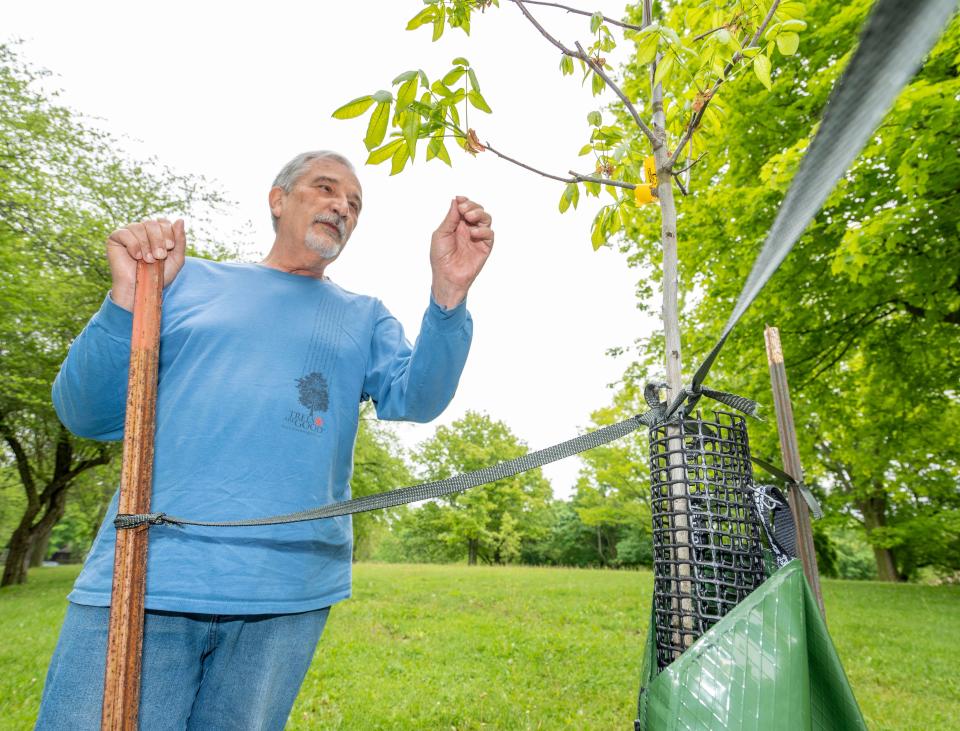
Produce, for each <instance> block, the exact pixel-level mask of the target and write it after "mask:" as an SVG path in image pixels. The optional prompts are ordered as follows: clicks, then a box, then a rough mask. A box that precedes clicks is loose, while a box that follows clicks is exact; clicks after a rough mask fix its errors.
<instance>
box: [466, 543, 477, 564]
mask: <svg viewBox="0 0 960 731" xmlns="http://www.w3.org/2000/svg"><path fill="white" fill-rule="evenodd" d="M467 565H468V566H476V565H477V541H476V540H475V539H473V538H471V539H470V540H468V541H467Z"/></svg>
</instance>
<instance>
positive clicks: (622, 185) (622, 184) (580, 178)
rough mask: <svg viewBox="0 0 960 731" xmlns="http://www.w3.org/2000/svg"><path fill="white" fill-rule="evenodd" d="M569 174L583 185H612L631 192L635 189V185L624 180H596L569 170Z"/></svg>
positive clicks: (591, 176)
mask: <svg viewBox="0 0 960 731" xmlns="http://www.w3.org/2000/svg"><path fill="white" fill-rule="evenodd" d="M569 173H570V174H571V175H572V176H573V177H574V180H575V181H576V182H583V183H600V185H614V186H616V187H617V188H626V189H627V190H633V189H634V188H636V187H637V184H636V183H628V182H626V181H624V180H610V179H609V178H597V177H594V176H593V175H581V174H580V173H577V172H574V171H573V170H570V171H569Z"/></svg>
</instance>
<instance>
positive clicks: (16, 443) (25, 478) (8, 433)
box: [0, 417, 38, 505]
mask: <svg viewBox="0 0 960 731" xmlns="http://www.w3.org/2000/svg"><path fill="white" fill-rule="evenodd" d="M0 436H2V437H3V440H4V441H5V442H6V443H7V446H9V447H10V451H12V452H13V456H14V458H15V459H16V462H17V472H18V473H19V474H20V482H21V483H23V489H24V490H26V492H27V502H28V503H30V504H31V505H33V504H35V503H36V502H37V499H38V498H37V485H36V483H35V482H34V480H33V473H32V472H31V470H30V460H29V458H28V457H27V453H26V451H24V449H23V445H22V444H21V443H20V440H19V439H17V437H16V435H15V434H14V433H13V430H12V429H11V428H10V426H9V425H8V424H7V422H6V421H4V420H3V418H2V417H0Z"/></svg>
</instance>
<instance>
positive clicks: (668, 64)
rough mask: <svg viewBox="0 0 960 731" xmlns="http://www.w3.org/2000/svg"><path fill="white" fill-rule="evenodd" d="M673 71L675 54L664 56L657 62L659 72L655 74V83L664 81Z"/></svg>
mask: <svg viewBox="0 0 960 731" xmlns="http://www.w3.org/2000/svg"><path fill="white" fill-rule="evenodd" d="M672 71H673V56H664V57H663V58H661V59H660V63H658V64H657V73H655V74H654V75H653V84H654V86H656V85H657V84H662V83H664V82H665V81H666V80H667V79H669V78H670V74H671V72H672Z"/></svg>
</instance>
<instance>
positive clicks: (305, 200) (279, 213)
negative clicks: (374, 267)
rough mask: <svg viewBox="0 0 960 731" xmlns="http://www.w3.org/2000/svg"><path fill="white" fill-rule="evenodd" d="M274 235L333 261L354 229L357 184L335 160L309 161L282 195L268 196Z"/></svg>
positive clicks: (358, 202)
mask: <svg viewBox="0 0 960 731" xmlns="http://www.w3.org/2000/svg"><path fill="white" fill-rule="evenodd" d="M270 202H271V208H272V210H273V214H274V215H275V216H276V217H277V219H278V221H277V232H278V234H281V235H283V236H285V237H289V238H290V239H291V240H293V241H302V242H303V245H304V246H305V247H306V248H307V249H309V250H310V251H312V252H314V253H316V254H317V255H318V256H320V257H321V258H323V259H329V260H332V259H336V258H337V256H338V255H339V254H340V251H341V250H342V249H343V247H344V245H345V244H346V243H347V239H349V238H350V234H352V233H353V229H355V228H356V226H357V218H358V216H359V215H360V208H361V206H362V191H361V189H360V182H359V181H358V180H357V178H356V176H355V175H354V174H353V173H352V172H350V170H349V169H348V168H347V167H345V166H344V165H341V164H340V163H339V162H337V161H336V160H332V159H329V158H321V159H319V160H313V161H312V162H311V163H310V166H309V167H308V168H307V170H306V171H305V172H304V173H303V174H302V175H301V176H300V177H299V178H298V179H297V181H296V182H295V183H294V184H293V187H292V188H291V189H290V192H289V193H285V192H284V191H283V190H281V189H279V188H274V189H273V190H272V191H271V196H270Z"/></svg>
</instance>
